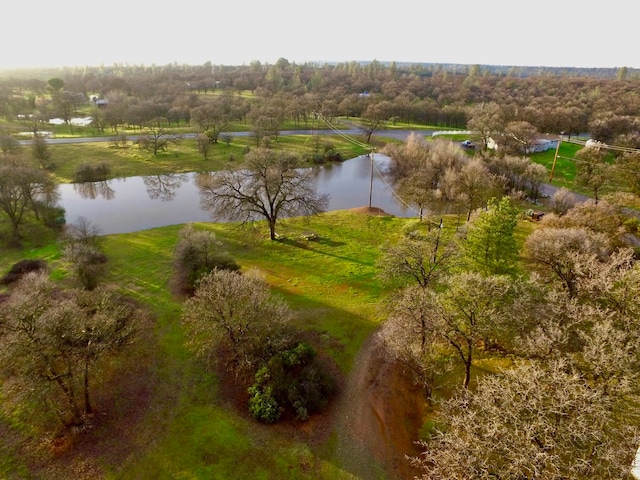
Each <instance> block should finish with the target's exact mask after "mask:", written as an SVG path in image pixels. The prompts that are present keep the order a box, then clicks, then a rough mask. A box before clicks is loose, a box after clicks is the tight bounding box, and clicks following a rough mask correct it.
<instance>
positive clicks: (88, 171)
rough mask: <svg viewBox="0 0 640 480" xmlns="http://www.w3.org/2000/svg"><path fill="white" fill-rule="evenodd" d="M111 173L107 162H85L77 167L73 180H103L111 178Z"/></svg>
mask: <svg viewBox="0 0 640 480" xmlns="http://www.w3.org/2000/svg"><path fill="white" fill-rule="evenodd" d="M110 173H111V168H110V167H109V165H107V164H106V163H105V162H100V163H99V164H97V165H90V164H88V163H85V164H83V165H80V166H79V167H78V168H77V170H76V171H75V173H74V175H73V180H74V181H75V182H76V183H83V182H102V181H105V180H107V179H108V178H109V174H110Z"/></svg>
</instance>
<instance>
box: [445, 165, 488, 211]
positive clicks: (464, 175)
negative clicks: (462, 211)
mask: <svg viewBox="0 0 640 480" xmlns="http://www.w3.org/2000/svg"><path fill="white" fill-rule="evenodd" d="M455 178H456V180H455V183H456V191H457V193H458V196H459V198H460V201H461V202H462V203H463V204H464V205H465V206H466V211H467V221H469V220H470V219H471V213H472V212H473V211H474V210H475V209H476V208H478V207H481V206H483V205H484V204H485V202H486V201H487V200H488V199H489V198H490V196H491V190H492V188H493V187H494V185H495V182H494V179H493V175H492V174H491V172H490V171H489V169H488V168H487V166H486V165H485V164H484V162H483V160H482V159H480V158H478V157H474V158H473V159H472V160H470V161H469V162H468V163H467V164H466V165H464V166H463V167H462V169H461V170H460V171H459V172H458V173H457V175H456V176H455Z"/></svg>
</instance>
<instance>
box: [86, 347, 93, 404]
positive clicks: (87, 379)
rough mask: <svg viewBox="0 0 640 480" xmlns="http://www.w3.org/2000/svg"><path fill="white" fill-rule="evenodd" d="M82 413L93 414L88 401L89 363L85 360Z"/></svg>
mask: <svg viewBox="0 0 640 480" xmlns="http://www.w3.org/2000/svg"><path fill="white" fill-rule="evenodd" d="M84 413H87V414H91V413H93V408H91V401H90V399H89V361H88V360H87V359H85V361H84Z"/></svg>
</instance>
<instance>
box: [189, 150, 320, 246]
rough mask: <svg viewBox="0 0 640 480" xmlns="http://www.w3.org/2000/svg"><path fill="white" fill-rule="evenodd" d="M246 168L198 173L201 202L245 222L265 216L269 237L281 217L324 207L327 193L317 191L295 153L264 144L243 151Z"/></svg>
mask: <svg viewBox="0 0 640 480" xmlns="http://www.w3.org/2000/svg"><path fill="white" fill-rule="evenodd" d="M245 159H246V162H247V164H246V168H245V169H238V170H232V171H223V172H215V173H208V174H201V175H199V176H198V177H197V183H198V186H199V188H200V193H201V203H202V205H203V206H204V207H205V208H208V209H210V210H212V211H213V212H214V215H215V216H217V217H222V218H228V219H232V220H242V221H244V222H249V221H254V220H256V217H261V218H264V219H266V220H267V223H268V224H269V234H270V238H271V240H275V239H276V223H277V222H278V221H279V220H281V219H282V218H283V217H287V216H289V217H290V216H295V215H315V214H318V213H320V212H322V211H324V209H325V208H326V205H327V203H328V201H329V196H328V195H327V194H323V195H318V194H317V193H316V191H315V187H314V180H313V177H312V173H311V171H310V170H307V169H304V168H301V166H300V162H299V159H298V157H297V156H295V155H292V154H289V153H286V152H277V151H274V150H269V149H265V148H258V149H255V150H252V151H251V152H249V153H248V154H247V155H246V158H245Z"/></svg>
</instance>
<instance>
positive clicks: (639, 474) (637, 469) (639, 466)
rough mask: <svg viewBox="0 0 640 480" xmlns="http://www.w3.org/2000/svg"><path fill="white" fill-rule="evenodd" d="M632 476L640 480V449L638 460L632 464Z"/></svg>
mask: <svg viewBox="0 0 640 480" xmlns="http://www.w3.org/2000/svg"><path fill="white" fill-rule="evenodd" d="M631 476H632V477H633V478H637V479H639V480H640V447H638V451H637V452H636V459H635V460H634V461H633V463H632V464H631Z"/></svg>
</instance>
